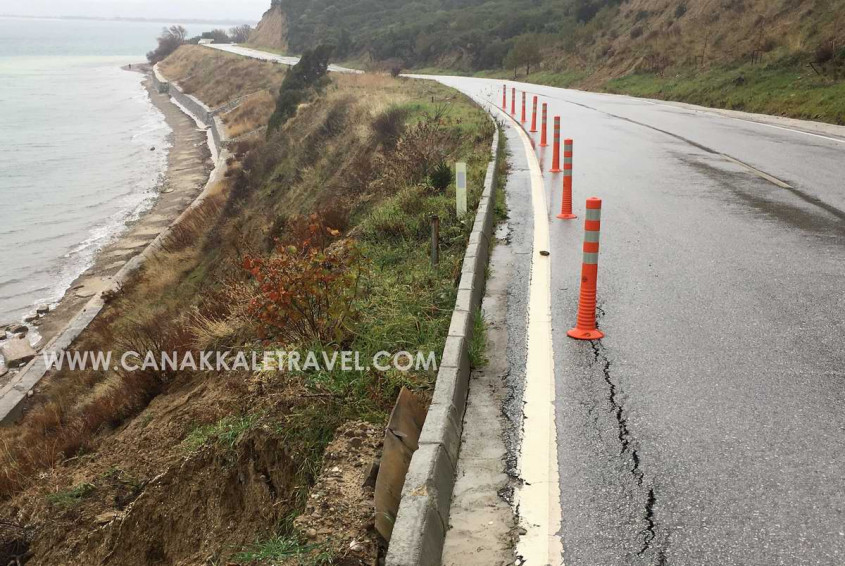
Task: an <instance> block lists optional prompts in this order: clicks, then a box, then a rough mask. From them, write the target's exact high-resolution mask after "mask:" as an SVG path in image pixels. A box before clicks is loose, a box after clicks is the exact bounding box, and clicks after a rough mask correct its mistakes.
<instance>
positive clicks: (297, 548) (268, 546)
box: [233, 535, 334, 566]
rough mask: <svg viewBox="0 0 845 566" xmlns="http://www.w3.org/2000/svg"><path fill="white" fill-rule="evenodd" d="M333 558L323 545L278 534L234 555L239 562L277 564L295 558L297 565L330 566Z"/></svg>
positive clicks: (235, 560) (288, 561) (287, 562)
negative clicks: (308, 543)
mask: <svg viewBox="0 0 845 566" xmlns="http://www.w3.org/2000/svg"><path fill="white" fill-rule="evenodd" d="M333 559H334V558H333V556H332V553H331V552H330V551H328V550H326V549H325V547H323V546H321V545H307V544H303V543H302V542H300V541H299V540H297V539H296V538H294V537H288V536H278V535H277V536H274V537H272V538H269V539H267V540H263V541H259V542H256V543H255V544H254V545H253V546H251V547H250V548H249V549H247V550H245V551H243V552H240V553H238V554H236V555H235V556H234V557H233V560H234V562H235V563H237V564H254V563H258V564H275V563H276V562H277V561H280V560H285V561H286V562H285V564H291V562H290V561H291V560H295V562H294V564H296V565H297V566H328V565H329V564H332V561H333Z"/></svg>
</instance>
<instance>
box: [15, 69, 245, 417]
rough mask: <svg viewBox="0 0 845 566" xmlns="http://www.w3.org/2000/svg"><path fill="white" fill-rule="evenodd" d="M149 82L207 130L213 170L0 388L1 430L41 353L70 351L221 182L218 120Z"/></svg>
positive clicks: (222, 140) (161, 82)
mask: <svg viewBox="0 0 845 566" xmlns="http://www.w3.org/2000/svg"><path fill="white" fill-rule="evenodd" d="M152 80H153V85H154V86H155V88H156V89H157V90H158V92H160V93H168V94H169V95H170V97H171V101H172V102H173V103H174V104H176V106H178V107H179V108H180V109H181V110H182V111H183V112H184V113H185V114H187V115H188V116H189V117H191V118H192V119H193V120H194V121H195V122H197V125H199V126H201V127H203V128H207V129H208V145H209V148H210V149H211V153H212V157H213V161H214V169H213V170H212V172H211V174H210V176H209V178H208V181H207V182H206V184H205V187H204V188H203V190H202V192H201V193H200V194H199V196H197V198H196V199H195V200H194V201H193V202H192V203H191V204H190V206H188V208H186V209H185V210H184V211H183V212H182V214H180V215H179V217H178V218H176V220H174V221H173V223H172V224H170V226H168V227H167V229H166V230H164V231H162V232H161V233H160V234H159V235H158V236H157V237H156V238H155V239H154V240H153V241H152V242H150V244H149V245H148V246H147V247H146V248H144V249H143V251H141V252H140V253H139V254H138V255H136V256H135V257H133V258H132V259H130V260H129V261H128V262H126V265H124V266H123V268H121V270H120V271H118V272H117V273H116V274H115V275H114V276H113V277H112V278H111V280H110V281H109V284H108V285H107V288H106V289H104V290H103V291H101V292H99V293H97V294H96V295H94V297H93V298H92V299H91V300H90V301H88V303H87V304H86V305H85V306H84V307H83V308H82V310H81V311H79V313H77V315H76V316H75V317H74V318H73V319H72V320H71V321H70V322H69V323H68V325H67V326H66V327H65V328H64V329H63V330H62V331H61V332H59V334H58V335H57V336H56V337H55V338H53V339H52V340H50V342H48V343H47V344H46V345H45V346H44V347H43V348H42V349H41V351H40V352H39V355H38V356H36V357H35V359H34V360H32V361H31V362H29V364H27V365H26V366H25V367H24V368H23V369H22V370H21V371H20V373H18V375H16V376H15V377H14V379H12V380H11V381H10V382H9V383H7V384H6V385H5V386H3V387H2V388H0V426H5V425H8V424H11V423H12V422H14V421H15V420H16V419H17V418H18V417H19V416H20V413H21V410H22V408H23V402H24V400H25V399H26V398H27V397H28V395H29V392H30V391H31V390H32V389H33V388H34V387H35V386H36V385H38V382H40V381H41V379H42V378H43V377H44V376H45V375H46V374H47V364H46V363H45V361H44V356H43V355H42V353H43V352H60V351H63V350H66V349H67V348H69V347H70V345H71V344H72V343H73V341H74V340H76V338H77V337H78V336H79V335H80V334H81V333H82V331H83V330H85V328H87V327H88V325H89V324H91V321H93V320H94V318H96V316H97V315H98V314H99V313H100V311H101V310H102V309H103V307H104V306H105V304H106V299H105V298H104V296H108V295H109V294H111V293H113V292H116V291H118V290H119V289H120V288H121V286H122V285H123V284H124V283H125V282H126V281H127V279H129V277H130V276H131V275H132V274H133V273H134V272H136V271H137V270H138V269H139V268H140V267H141V266H142V265H144V263H145V262H146V261H147V260H148V259H150V258H151V257H152V256H153V255H154V254H155V253H156V252H157V251H159V250H160V249H161V247H162V245H163V243H164V241H165V239H166V238H167V237H168V235H169V234H170V232H171V231H172V230H173V228H174V227H175V226H177V225H178V224H179V223H181V222H182V221H183V220H184V219H185V218H186V217H187V215H188V214H190V212H191V211H192V210H194V209H195V208H196V207H198V206H199V205H200V204H202V202H203V201H205V199H206V198H207V196H208V194H209V192H210V190H211V189H212V187H214V185H215V184H216V183H217V182H218V181H220V180H221V179H222V178H223V174H224V172H225V169H226V160H227V159H228V157H229V152H228V151H227V150H226V130H225V128H224V126H223V123H222V121H221V120H220V118H218V117H217V116H216V115H215V114H214V113H213V112H212V111H211V110H210V109H209V108H208V107H207V106H205V105H204V104H203V103H202V102H200V101H199V100H197V99H196V98H194V97H193V96H191V95H188V94H185V93H183V92H182V91H181V90H180V89H179V87H178V86H176V85H175V84H173V83H169V82H168V81H167V80H166V79H165V78H163V77H162V76H161V74H160V73H159V72H158V68H157V66H156V67H154V68H153V72H152Z"/></svg>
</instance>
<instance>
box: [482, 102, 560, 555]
mask: <svg viewBox="0 0 845 566" xmlns="http://www.w3.org/2000/svg"><path fill="white" fill-rule="evenodd" d="M491 107H493V108H496V109H497V110H498V111H499V113H500V114H504V115H507V114H506V113H505V112H502V111H501V109H499V108H498V106H496V105H495V103H491ZM507 116H508V118H510V119H513V118H512V117H510V116H509V115H507ZM516 131H517V133H518V134H519V136H520V139H521V140H522V144H523V146H524V149H525V154H526V157H527V158H528V169H529V173H530V179H531V205H532V210H533V216H534V239H533V253H532V255H531V282H530V285H529V293H528V355H527V364H526V371H525V375H526V383H525V392H524V396H523V403H524V405H523V413H524V417H523V437H522V446H521V447H520V454H519V470H520V476H521V479H522V480H523V484H522V487H520V488H519V489H517V491H516V505H517V508H518V510H519V520H520V526H521V527H522V528H523V529H525V534H524V535H522V536H521V537H520V539H519V541H518V542H517V545H516V546H517V548H516V550H517V555H519V556H521V557H522V558H523V562H522V564H525V565H526V566H547V565H551V566H563V545H562V542H561V539H560V537H559V536H558V532H559V531H560V525H561V518H562V514H561V513H562V512H561V507H560V477H559V468H558V462H557V426H556V424H555V405H554V402H555V375H554V356H553V346H552V311H551V299H552V297H551V259H550V257H549V256H542V255H540V252H541V251H544V250H549V244H550V239H549V219H548V213H547V210H546V190H545V181H544V179H543V173H542V171H541V170H540V162H539V161H538V159H537V156H536V154H535V153H534V148H533V146H532V145H531V139H530V138H529V137H528V134H526V133H525V131H524V130H523V128H522V127H521V126H519V125H517V127H516Z"/></svg>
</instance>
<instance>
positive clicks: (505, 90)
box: [502, 85, 508, 110]
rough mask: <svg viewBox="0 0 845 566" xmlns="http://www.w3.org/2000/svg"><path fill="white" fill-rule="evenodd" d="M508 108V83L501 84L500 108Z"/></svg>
mask: <svg viewBox="0 0 845 566" xmlns="http://www.w3.org/2000/svg"><path fill="white" fill-rule="evenodd" d="M507 109H508V85H502V110H507Z"/></svg>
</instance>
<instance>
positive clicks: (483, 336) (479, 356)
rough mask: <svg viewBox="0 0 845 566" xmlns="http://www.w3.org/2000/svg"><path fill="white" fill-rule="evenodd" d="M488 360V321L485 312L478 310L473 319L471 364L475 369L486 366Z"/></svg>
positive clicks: (470, 344) (470, 345)
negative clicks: (485, 318)
mask: <svg viewBox="0 0 845 566" xmlns="http://www.w3.org/2000/svg"><path fill="white" fill-rule="evenodd" d="M487 362H488V360H487V322H486V321H485V320H484V314H483V313H482V312H481V311H480V310H477V311H475V313H473V319H472V339H471V340H470V343H469V364H470V366H471V367H472V368H473V369H478V368H482V367H484V366H486V365H487Z"/></svg>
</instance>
